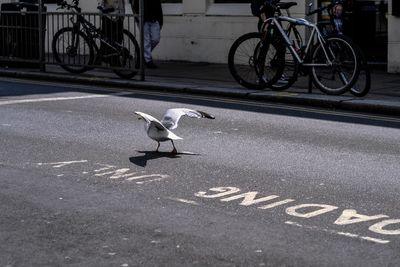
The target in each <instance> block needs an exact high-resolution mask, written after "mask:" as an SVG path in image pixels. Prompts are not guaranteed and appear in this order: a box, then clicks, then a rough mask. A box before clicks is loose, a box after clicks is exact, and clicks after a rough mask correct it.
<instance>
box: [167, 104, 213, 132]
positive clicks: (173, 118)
mask: <svg viewBox="0 0 400 267" xmlns="http://www.w3.org/2000/svg"><path fill="white" fill-rule="evenodd" d="M182 116H189V117H192V118H198V119H200V118H207V119H215V117H214V116H213V115H210V114H208V113H205V112H203V111H199V110H194V109H188V108H172V109H168V110H167V112H166V113H165V114H164V117H163V119H162V120H161V123H162V124H163V125H164V126H165V128H167V129H169V130H173V129H176V128H177V127H178V122H179V120H180V118H181V117H182Z"/></svg>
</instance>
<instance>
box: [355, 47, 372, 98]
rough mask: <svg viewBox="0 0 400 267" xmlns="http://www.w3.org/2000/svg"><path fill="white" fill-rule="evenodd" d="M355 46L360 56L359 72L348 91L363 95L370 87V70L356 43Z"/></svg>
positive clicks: (359, 95)
mask: <svg viewBox="0 0 400 267" xmlns="http://www.w3.org/2000/svg"><path fill="white" fill-rule="evenodd" d="M355 47H356V48H357V50H358V55H359V57H360V74H359V76H358V79H357V81H356V83H355V84H354V85H353V86H352V87H351V88H350V93H351V94H352V95H354V96H357V97H364V96H366V95H367V94H368V93H369V90H370V89H371V71H370V69H369V67H368V62H367V59H366V58H365V56H364V54H363V52H362V51H361V49H360V48H359V47H358V46H357V45H356V46H355Z"/></svg>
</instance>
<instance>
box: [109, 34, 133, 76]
mask: <svg viewBox="0 0 400 267" xmlns="http://www.w3.org/2000/svg"><path fill="white" fill-rule="evenodd" d="M120 46H121V47H120V48H119V52H118V56H116V57H113V58H112V60H111V65H112V66H114V67H117V69H113V71H114V72H115V74H117V75H118V76H119V77H121V78H124V79H130V78H132V77H134V76H135V75H136V74H137V73H138V71H139V69H140V49H139V44H138V42H137V41H136V39H135V37H134V36H133V34H132V33H130V32H129V31H127V30H124V31H123V39H122V44H120ZM122 68H123V69H122Z"/></svg>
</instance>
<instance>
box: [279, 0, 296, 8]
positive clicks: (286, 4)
mask: <svg viewBox="0 0 400 267" xmlns="http://www.w3.org/2000/svg"><path fill="white" fill-rule="evenodd" d="M276 5H277V6H278V7H279V8H280V9H289V8H291V7H292V6H296V5H297V3H296V2H279V3H277V4H276Z"/></svg>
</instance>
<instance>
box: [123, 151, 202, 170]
mask: <svg viewBox="0 0 400 267" xmlns="http://www.w3.org/2000/svg"><path fill="white" fill-rule="evenodd" d="M137 152H138V153H140V154H143V155H140V156H135V157H130V158H129V161H130V162H132V163H133V164H135V165H137V166H140V167H146V165H147V162H148V161H150V160H154V159H159V158H170V159H179V158H181V156H182V155H192V156H200V154H197V153H193V152H188V151H182V152H178V153H176V154H175V153H171V152H157V151H154V150H153V151H137Z"/></svg>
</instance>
